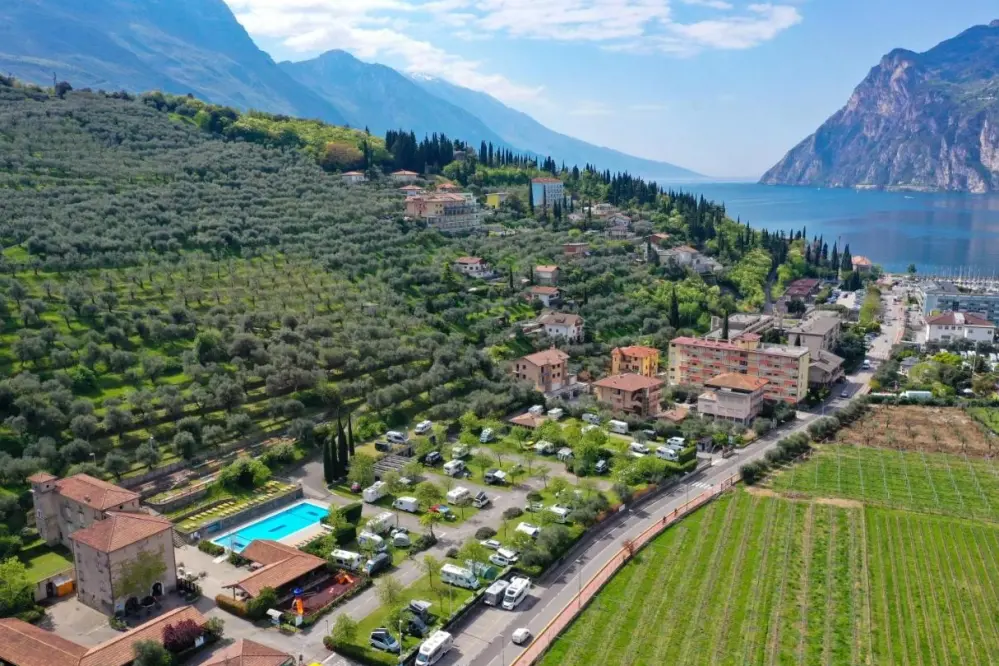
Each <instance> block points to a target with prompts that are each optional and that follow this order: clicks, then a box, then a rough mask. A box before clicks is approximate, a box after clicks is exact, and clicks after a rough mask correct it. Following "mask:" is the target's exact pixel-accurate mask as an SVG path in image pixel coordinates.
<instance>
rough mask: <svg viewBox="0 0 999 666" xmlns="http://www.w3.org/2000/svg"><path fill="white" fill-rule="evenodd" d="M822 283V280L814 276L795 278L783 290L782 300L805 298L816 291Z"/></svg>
mask: <svg viewBox="0 0 999 666" xmlns="http://www.w3.org/2000/svg"><path fill="white" fill-rule="evenodd" d="M821 285H822V281H821V280H818V279H816V278H802V279H800V280H795V281H794V282H792V283H791V284H789V285H788V286H787V289H786V290H785V291H784V296H783V298H784V300H785V301H789V300H794V299H800V300H803V301H804V300H807V299H808V298H810V297H811V296H813V295H815V293H816V292H818V290H819V287H820V286H821Z"/></svg>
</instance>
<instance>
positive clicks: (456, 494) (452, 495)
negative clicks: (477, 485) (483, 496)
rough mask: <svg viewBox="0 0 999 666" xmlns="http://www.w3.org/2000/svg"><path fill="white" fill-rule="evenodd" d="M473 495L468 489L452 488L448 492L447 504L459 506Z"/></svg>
mask: <svg viewBox="0 0 999 666" xmlns="http://www.w3.org/2000/svg"><path fill="white" fill-rule="evenodd" d="M471 494H472V493H471V492H470V491H469V490H468V488H466V487H464V486H457V487H456V488H452V489H451V490H449V491H447V503H448V504H457V503H458V502H461V501H462V500H464V499H465V498H467V497H469V496H470V495H471Z"/></svg>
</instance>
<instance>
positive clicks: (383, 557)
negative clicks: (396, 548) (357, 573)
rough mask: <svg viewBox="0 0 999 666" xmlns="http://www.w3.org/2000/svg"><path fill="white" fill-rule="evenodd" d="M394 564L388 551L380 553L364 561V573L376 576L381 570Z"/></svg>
mask: <svg viewBox="0 0 999 666" xmlns="http://www.w3.org/2000/svg"><path fill="white" fill-rule="evenodd" d="M391 564H392V556H391V555H389V554H388V553H378V554H377V555H375V556H374V557H372V558H371V559H370V560H368V561H367V562H365V563H364V573H366V574H368V575H369V576H374V575H375V574H376V573H378V572H380V571H384V570H385V569H388V568H389V566H390V565H391Z"/></svg>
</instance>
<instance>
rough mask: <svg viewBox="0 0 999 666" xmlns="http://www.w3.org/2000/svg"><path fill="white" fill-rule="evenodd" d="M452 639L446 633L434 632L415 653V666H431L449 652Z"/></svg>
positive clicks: (452, 642)
mask: <svg viewBox="0 0 999 666" xmlns="http://www.w3.org/2000/svg"><path fill="white" fill-rule="evenodd" d="M452 645H454V639H453V638H452V637H451V634H449V633H447V632H446V631H439V630H438V631H435V632H434V633H433V634H431V636H430V638H428V639H427V640H425V641H423V644H422V645H420V650H419V652H417V653H416V666H433V665H434V664H436V663H437V662H438V661H440V660H441V658H442V657H443V656H444V655H446V654H447V653H448V652H450V651H451V646H452Z"/></svg>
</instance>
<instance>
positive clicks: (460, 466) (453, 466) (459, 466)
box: [444, 460, 465, 476]
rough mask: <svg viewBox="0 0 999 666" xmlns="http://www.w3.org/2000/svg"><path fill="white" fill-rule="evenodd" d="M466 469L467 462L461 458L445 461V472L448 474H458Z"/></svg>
mask: <svg viewBox="0 0 999 666" xmlns="http://www.w3.org/2000/svg"><path fill="white" fill-rule="evenodd" d="M464 471H465V463H463V462H461V461H460V460H452V461H450V462H446V463H444V473H445V474H447V475H448V476H458V475H459V474H461V473H462V472H464Z"/></svg>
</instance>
